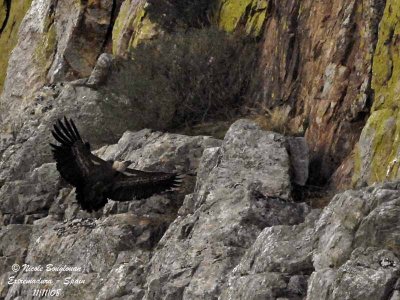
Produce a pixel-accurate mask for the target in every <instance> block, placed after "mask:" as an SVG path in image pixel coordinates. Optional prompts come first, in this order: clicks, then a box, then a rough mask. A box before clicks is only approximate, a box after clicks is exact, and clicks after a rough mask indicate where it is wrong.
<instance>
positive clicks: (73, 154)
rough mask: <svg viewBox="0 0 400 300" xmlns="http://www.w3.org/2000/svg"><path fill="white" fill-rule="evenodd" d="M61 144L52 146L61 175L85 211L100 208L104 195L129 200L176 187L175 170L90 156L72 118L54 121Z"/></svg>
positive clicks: (177, 177) (105, 200)
mask: <svg viewBox="0 0 400 300" xmlns="http://www.w3.org/2000/svg"><path fill="white" fill-rule="evenodd" d="M51 133H52V135H53V137H54V138H55V139H56V140H57V141H58V142H59V143H61V145H55V144H52V143H50V146H51V147H52V152H53V157H54V159H55V161H56V162H57V170H58V171H59V172H60V174H61V177H62V178H64V179H65V180H66V181H67V182H68V183H70V184H71V185H73V186H75V187H76V199H77V201H78V203H79V204H80V206H81V207H82V209H84V210H87V211H88V212H92V211H97V210H99V209H101V208H102V207H103V206H104V205H105V204H106V203H107V198H109V199H112V200H115V201H130V200H134V199H132V198H136V199H143V198H148V197H150V196H151V195H154V194H158V193H161V192H164V191H167V190H170V189H173V188H176V187H177V186H179V183H180V181H181V178H180V176H179V175H178V174H176V173H163V172H145V171H139V170H134V169H129V168H127V167H128V165H129V164H130V162H118V161H105V160H102V159H101V158H99V157H97V156H95V155H93V154H92V153H91V151H90V144H89V143H88V142H85V141H83V140H82V138H81V136H80V135H79V132H78V129H77V128H76V126H75V124H74V122H73V121H72V119H69V120H68V119H67V118H66V117H64V123H63V122H62V121H60V120H58V121H57V122H56V123H55V124H54V129H53V130H52V131H51Z"/></svg>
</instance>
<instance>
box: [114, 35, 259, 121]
mask: <svg viewBox="0 0 400 300" xmlns="http://www.w3.org/2000/svg"><path fill="white" fill-rule="evenodd" d="M257 48H258V47H257V44H256V43H255V42H254V41H250V40H248V39H247V38H245V37H243V36H240V35H237V34H236V35H233V34H228V33H225V32H222V31H219V30H217V29H215V28H203V29H195V30H190V31H186V32H178V33H176V34H174V35H166V36H164V37H161V38H159V39H157V40H153V41H149V42H146V43H143V44H141V45H139V46H138V47H137V48H136V49H135V50H134V52H133V53H132V58H131V59H129V60H124V61H123V60H121V61H119V62H117V63H116V65H117V66H118V67H114V70H113V74H112V76H110V77H111V82H110V83H109V84H108V86H109V88H110V89H112V90H113V92H115V93H122V94H124V95H125V96H126V97H127V98H129V99H130V100H131V101H133V102H134V103H139V102H141V103H142V104H144V105H145V103H153V102H154V101H157V103H166V105H171V104H172V105H174V106H175V117H174V120H173V124H171V125H172V127H177V126H181V125H183V124H187V125H191V124H194V123H199V122H204V121H210V120H216V119H219V120H221V119H229V118H232V117H234V116H236V115H237V113H238V111H239V108H240V107H241V106H242V104H243V102H244V96H245V94H246V91H247V89H248V87H249V85H250V82H251V80H252V74H253V70H254V69H255V62H256V56H257V55H256V54H257V53H256V52H257ZM139 99H140V101H139Z"/></svg>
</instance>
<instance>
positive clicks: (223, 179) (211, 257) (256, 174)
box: [144, 120, 309, 299]
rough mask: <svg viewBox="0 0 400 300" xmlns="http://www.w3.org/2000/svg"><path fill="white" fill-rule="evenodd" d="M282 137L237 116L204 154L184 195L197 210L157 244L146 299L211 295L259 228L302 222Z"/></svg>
mask: <svg viewBox="0 0 400 300" xmlns="http://www.w3.org/2000/svg"><path fill="white" fill-rule="evenodd" d="M285 142H286V141H285V138H284V137H283V136H281V135H279V134H276V133H271V132H265V131H262V130H261V129H260V128H259V127H258V126H256V125H255V124H254V123H252V122H249V121H247V120H239V121H237V122H235V123H234V124H233V125H232V126H231V127H230V129H229V130H228V132H227V134H226V136H225V138H224V142H223V144H222V146H221V147H220V148H212V149H210V150H208V151H207V152H206V153H205V155H204V157H203V160H202V162H201V163H200V166H201V167H200V171H199V180H198V182H197V184H196V189H195V194H194V195H192V196H189V197H187V198H186V200H185V202H186V206H189V205H194V209H192V211H190V210H189V213H188V214H187V215H182V216H180V217H178V218H177V219H176V220H175V221H174V222H173V223H172V224H171V225H170V227H169V228H168V230H167V232H166V233H165V235H164V237H163V238H162V240H161V241H160V243H159V245H158V248H159V251H157V252H156V253H155V254H154V256H153V257H152V259H151V262H150V271H149V276H148V278H147V282H146V286H147V290H146V294H145V297H144V299H159V297H166V298H168V297H175V299H210V298H213V297H214V298H216V297H217V296H218V295H219V294H220V292H221V286H222V285H223V284H224V282H225V280H226V279H225V278H226V275H227V274H228V273H229V272H230V271H231V270H232V269H233V267H234V266H235V265H236V264H237V263H238V262H239V259H240V256H242V255H243V254H244V251H245V249H246V248H248V247H249V246H250V245H251V244H252V243H253V242H254V240H255V239H256V237H257V235H258V233H260V232H261V230H262V229H263V228H264V227H266V226H272V225H278V224H297V223H301V222H303V220H304V216H305V215H306V214H307V212H308V211H309V210H308V208H307V207H306V206H304V205H301V204H294V203H291V202H290V201H291V198H290V193H288V191H289V190H290V185H291V183H290V176H289V171H290V159H289V155H288V152H287V150H286V146H285ZM201 168H204V170H201ZM184 205H185V204H184Z"/></svg>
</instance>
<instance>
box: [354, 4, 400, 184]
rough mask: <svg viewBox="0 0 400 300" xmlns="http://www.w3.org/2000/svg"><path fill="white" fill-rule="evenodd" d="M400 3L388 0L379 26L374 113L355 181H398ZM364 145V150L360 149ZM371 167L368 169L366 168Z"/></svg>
mask: <svg viewBox="0 0 400 300" xmlns="http://www.w3.org/2000/svg"><path fill="white" fill-rule="evenodd" d="M399 39H400V0H389V1H387V3H386V7H385V11H384V15H383V18H382V20H381V23H380V25H379V36H378V42H377V46H376V50H375V54H374V59H373V69H372V88H373V90H374V92H375V99H374V103H373V107H372V113H371V116H370V117H369V119H368V121H367V124H366V125H365V127H364V129H363V131H362V134H361V137H360V147H359V149H358V155H359V157H360V160H361V162H360V163H359V164H356V170H355V173H354V178H353V181H354V182H357V181H359V180H360V179H362V180H363V181H366V182H367V183H373V182H380V181H384V180H390V179H395V178H399V174H398V168H399V163H398V162H399V161H400V156H399V154H400V152H399V151H400V149H399V148H400V110H399V108H400V45H399V43H398V40H399ZM362 145H363V146H364V148H362V147H361V146H362ZM363 166H368V167H363Z"/></svg>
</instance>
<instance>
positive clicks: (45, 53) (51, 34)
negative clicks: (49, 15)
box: [34, 20, 57, 76]
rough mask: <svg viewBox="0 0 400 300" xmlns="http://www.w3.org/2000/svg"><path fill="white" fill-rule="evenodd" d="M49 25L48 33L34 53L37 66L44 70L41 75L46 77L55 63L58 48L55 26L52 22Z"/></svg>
mask: <svg viewBox="0 0 400 300" xmlns="http://www.w3.org/2000/svg"><path fill="white" fill-rule="evenodd" d="M46 21H48V20H46ZM47 24H48V28H47V32H46V33H44V35H43V36H42V38H41V41H40V42H39V43H38V44H37V46H36V49H35V52H34V62H35V65H36V66H37V67H38V68H40V69H42V72H41V74H42V75H43V76H46V74H47V71H48V70H49V69H50V67H51V64H52V61H53V60H52V57H53V55H54V53H55V50H56V46H57V32H56V29H55V26H54V24H53V23H52V22H51V21H49V22H48V23H47Z"/></svg>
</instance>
